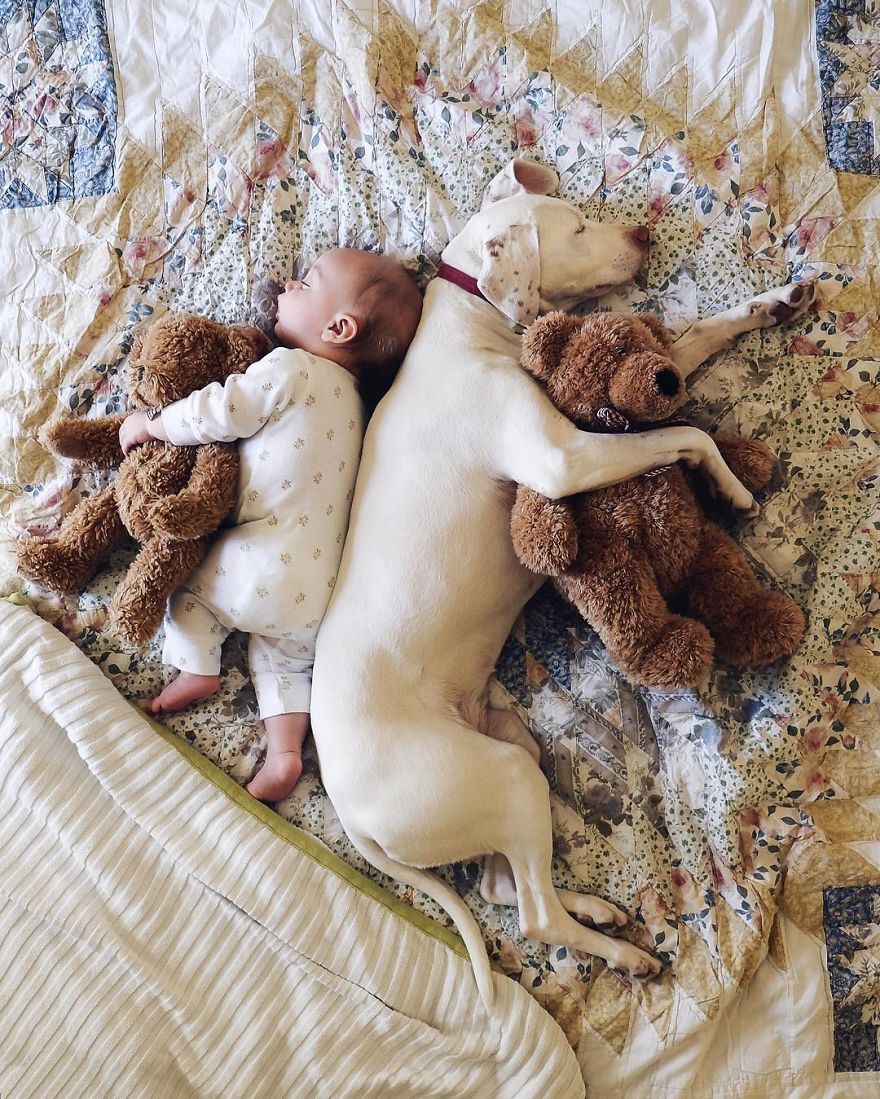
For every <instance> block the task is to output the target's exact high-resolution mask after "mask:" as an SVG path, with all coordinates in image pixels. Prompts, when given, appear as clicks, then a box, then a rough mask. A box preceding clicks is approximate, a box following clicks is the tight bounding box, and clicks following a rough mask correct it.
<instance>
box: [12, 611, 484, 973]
mask: <svg viewBox="0 0 880 1099" xmlns="http://www.w3.org/2000/svg"><path fill="white" fill-rule="evenodd" d="M4 599H5V600H6V602H8V603H14V604H15V605H16V606H19V607H28V608H29V609H30V610H32V611H33V608H32V607H31V605H30V603H29V602H28V601H27V599H25V597H24V596H23V595H21V594H20V593H18V592H15V593H13V594H11V595H7V596H4ZM34 613H36V612H34ZM71 644H73V642H71ZM74 647H75V646H74ZM77 651H78V652H79V651H80V650H77ZM81 655H83V657H84V659H88V658H87V657H85V654H81ZM129 704H130V705H132V704H131V703H129ZM133 708H134V707H133ZM137 713H138V716H139V717H141V718H143V719H144V720H145V721H147V723H148V724H149V725H150V727H151V728H152V729H153V730H154V731H155V732H157V733H158V734H159V736H160V737H162V739H163V740H164V741H165V743H166V744H170V745H171V746H172V747H173V748H175V749H176V750H177V751H178V752H179V753H180V754H181V755H182V756H183V758H184V759H185V760H186V761H187V762H188V763H190V764H192V766H193V767H195V769H196V770H197V771H198V772H199V774H201V775H202V776H203V777H204V778H206V779H207V780H208V781H209V782H210V783H211V784H212V785H213V786H215V787H216V788H217V789H218V790H219V791H220V793H221V794H224V795H225V796H226V797H227V798H229V799H230V801H233V802H235V804H236V805H237V806H238V807H239V809H243V810H244V811H245V812H246V813H250V815H251V816H252V817H254V818H255V819H256V820H258V821H259V822H260V824H262V825H264V826H265V827H266V828H268V829H269V830H270V831H271V832H273V833H274V834H275V835H276V836H278V838H279V839H281V840H284V842H285V843H289V844H290V845H291V846H292V847H295V848H296V849H297V850H298V851H300V852H301V853H302V854H303V855H306V856H307V857H308V858H310V859H312V860H314V861H315V862H317V863H319V864H320V865H321V866H323V867H324V869H325V870H329V871H330V872H331V873H333V874H336V875H337V877H340V878H342V880H343V881H345V882H347V883H348V884H349V885H351V886H353V887H354V888H355V889H357V890H358V891H359V892H361V893H363V894H364V895H365V896H367V897H369V898H370V900H374V901H378V902H379V903H380V904H382V905H384V906H385V908H387V909H388V910H389V911H391V912H393V913H394V915H395V916H400V917H401V919H404V920H406V921H407V922H408V923H410V924H412V925H413V926H414V927H417V928H418V929H419V931H423V932H425V934H427V935H430V936H431V937H432V938H434V939H437V940H438V941H439V942H441V943H443V944H444V946H448V947H449V948H450V949H451V950H454V951H455V953H456V954H459V955H460V956H461V957H462V958H468V952H467V949H466V947H465V945H464V943H463V942H462V940H461V939H460V938H459V936H458V935H457V934H456V933H455V932H454V931H452V930H450V929H449V928H446V927H441V925H440V924H439V923H437V921H436V920H433V919H431V917H430V916H426V915H425V914H424V913H422V912H417V911H416V910H415V909H414V908H410V906H409V905H408V904H406V902H405V901H402V900H401V899H400V898H399V897H395V896H394V894H393V893H389V892H388V890H387V889H384V888H383V887H382V886H381V885H379V884H378V883H376V882H374V881H371V880H370V879H369V878H368V877H367V876H366V875H365V874H362V873H361V872H360V871H359V870H355V869H354V867H352V866H349V865H348V863H347V862H345V861H344V860H343V859H341V858H340V857H339V856H338V855H334V854H333V852H332V851H330V850H328V849H327V848H326V847H325V846H324V845H323V844H322V843H320V842H319V841H318V840H317V839H315V837H314V836H310V835H309V833H308V832H305V831H303V829H302V828H298V827H297V826H296V825H295V824H291V823H290V821H287V820H285V819H284V818H283V817H281V816H279V815H278V814H277V813H276V812H274V811H273V810H272V809H270V808H269V807H268V806H267V805H264V804H263V803H262V802H261V801H257V800H256V799H255V798H253V797H251V795H250V794H249V793H247V791H246V790H244V789H243V788H242V787H241V786H239V785H238V783H237V782H236V781H235V779H234V778H232V777H231V776H230V775H227V774H226V772H225V771H223V770H222V769H221V768H220V767H218V766H217V765H216V764H214V763H212V762H211V761H210V760H209V759H207V758H206V757H205V756H203V755H202V754H201V753H200V752H199V751H197V750H196V749H195V748H194V747H193V746H192V745H191V744H189V743H188V742H187V741H185V740H182V739H181V738H180V737H179V736H177V735H176V734H175V733H172V732H171V730H170V729H166V728H165V726H164V725H161V724H160V723H159V722H158V721H155V720H154V719H153V718H151V717H149V715H147V714H145V713H143V711H141V710H138V711H137Z"/></svg>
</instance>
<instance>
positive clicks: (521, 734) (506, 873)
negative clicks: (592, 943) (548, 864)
mask: <svg viewBox="0 0 880 1099" xmlns="http://www.w3.org/2000/svg"><path fill="white" fill-rule="evenodd" d="M485 730H486V735H487V736H490V737H492V738H493V739H494V740H503V741H505V742H506V743H508V744H518V745H519V746H520V747H521V748H524V749H525V751H527V752H528V753H529V755H530V756H531V757H532V759H533V760H534V761H535V766H538V765H539V764H540V762H541V749H540V748H539V747H538V744H537V742H536V741H535V738H534V737H533V736H532V734H531V733H530V732H529V730H528V729H527V728H526V726H525V724H524V723H523V722H522V721H521V720H520V719H519V717H518V716H517V715H516V714H515V713H514V711H513V710H498V709H495V708H494V707H491V706H490V707H488V708H487V710H486V719H485ZM480 895H481V896H482V898H483V900H484V901H486V902H488V903H489V904H506V905H515V904H516V903H517V897H516V882H515V881H514V878H513V871H512V870H511V868H510V863H509V862H508V861H507V859H506V858H505V857H504V855H499V854H494V855H487V856H486V858H485V860H484V862H483V877H482V880H481V881H480ZM556 895H557V896H558V897H559V899H560V901H562V904H563V907H564V908H565V910H566V911H567V912H571V913H572V915H574V916H577V917H578V919H584V920H586V921H587V922H588V923H590V924H591V925H592V926H593V927H596V928H598V929H599V930H602V931H606V930H613V929H616V928H618V927H623V926H624V925H625V924H626V923H627V920H628V917H627V915H626V913H625V912H621V910H620V909H619V908H616V907H615V906H614V905H613V904H609V903H608V902H607V901H603V900H602V899H601V898H600V897H594V896H592V895H591V894H589V893H574V892H572V890H570V889H557V890H556Z"/></svg>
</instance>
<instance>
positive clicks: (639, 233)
mask: <svg viewBox="0 0 880 1099" xmlns="http://www.w3.org/2000/svg"><path fill="white" fill-rule="evenodd" d="M630 235H631V236H632V238H633V240H635V241H638V243H639V244H647V243H648V241H649V240H650V239H651V233H650V231H649V230H648V229H647V228H646V227H645V226H644V225H637V226H636V227H635V229H631V230H630Z"/></svg>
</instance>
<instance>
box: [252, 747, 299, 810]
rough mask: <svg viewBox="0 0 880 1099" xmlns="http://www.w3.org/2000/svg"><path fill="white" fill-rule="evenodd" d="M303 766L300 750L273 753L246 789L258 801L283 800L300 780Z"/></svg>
mask: <svg viewBox="0 0 880 1099" xmlns="http://www.w3.org/2000/svg"><path fill="white" fill-rule="evenodd" d="M302 766H303V765H302V757H301V756H300V754H299V752H298V751H289V752H275V753H271V754H269V755H267V756H266V762H265V763H264V764H263V766H262V767H261V768H260V769H259V771H257V774H256V776H255V777H254V778H253V779H252V780H251V781H250V782H249V783H248V785H247V786H245V790H247V792H248V793H249V794H250V795H251V797H254V798H256V799H257V801H282V800H283V799H284V798H286V797H287V795H288V794H289V793H290V792H291V790H292V789H293V788H294V786H296V784H297V782H298V781H299V776H300V775H301V774H302Z"/></svg>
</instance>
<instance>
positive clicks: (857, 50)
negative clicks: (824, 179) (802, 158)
mask: <svg viewBox="0 0 880 1099" xmlns="http://www.w3.org/2000/svg"><path fill="white" fill-rule="evenodd" d="M816 45H817V48H818V52H819V77H820V80H821V82H822V112H823V115H824V125H825V144H826V146H827V149H828V162H829V163H830V164H831V166H832V168H835V169H837V171H840V172H860V173H862V174H864V175H880V4H877V3H876V0H817V2H816Z"/></svg>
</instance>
